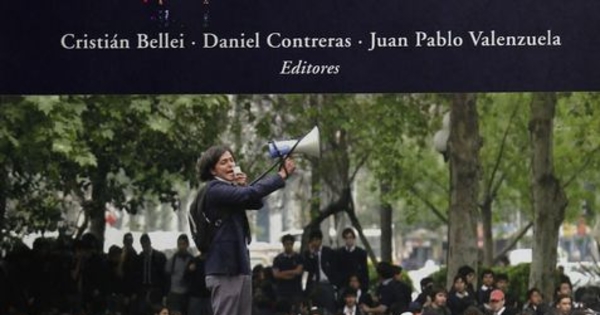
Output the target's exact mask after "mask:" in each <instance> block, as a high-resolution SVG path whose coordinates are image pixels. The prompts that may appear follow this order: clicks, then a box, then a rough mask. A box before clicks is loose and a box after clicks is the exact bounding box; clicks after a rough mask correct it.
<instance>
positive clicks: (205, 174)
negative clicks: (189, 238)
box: [199, 146, 296, 315]
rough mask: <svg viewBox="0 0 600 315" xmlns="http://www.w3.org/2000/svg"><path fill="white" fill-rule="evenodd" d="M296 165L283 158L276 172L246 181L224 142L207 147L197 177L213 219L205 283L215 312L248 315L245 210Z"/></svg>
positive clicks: (256, 206) (249, 285)
mask: <svg viewBox="0 0 600 315" xmlns="http://www.w3.org/2000/svg"><path fill="white" fill-rule="evenodd" d="M295 169H296V166H295V163H294V160H293V159H291V158H289V157H287V156H286V157H285V158H283V159H282V161H281V163H280V167H279V171H278V172H277V173H276V174H273V175H269V176H264V177H262V178H260V179H259V180H257V181H255V182H253V183H252V184H251V185H247V177H246V174H244V173H243V172H242V171H241V169H239V168H236V163H235V157H234V155H233V152H232V151H231V149H229V148H228V147H226V146H213V147H211V148H209V149H208V150H207V151H206V152H205V153H204V154H202V157H201V158H200V162H199V172H200V180H201V181H203V182H207V183H206V195H205V200H204V202H205V205H204V211H205V212H206V215H207V217H208V219H209V220H211V221H213V220H215V223H218V225H216V224H215V225H216V226H217V230H216V233H215V235H214V238H213V239H212V242H211V244H210V247H209V249H208V252H207V253H206V263H205V273H206V286H207V288H209V289H210V290H211V304H212V308H213V312H214V314H215V315H251V313H252V279H251V270H250V255H249V251H248V244H249V243H250V225H249V224H248V218H247V216H246V210H258V209H260V208H262V206H263V202H262V198H263V197H265V196H267V195H269V194H271V193H272V192H274V191H275V190H277V189H280V188H282V187H284V186H285V180H286V179H287V178H288V177H289V176H290V175H292V174H293V173H294V171H295Z"/></svg>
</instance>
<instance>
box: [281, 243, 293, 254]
mask: <svg viewBox="0 0 600 315" xmlns="http://www.w3.org/2000/svg"><path fill="white" fill-rule="evenodd" d="M283 251H284V252H285V253H286V254H291V253H292V252H294V242H293V241H285V242H283Z"/></svg>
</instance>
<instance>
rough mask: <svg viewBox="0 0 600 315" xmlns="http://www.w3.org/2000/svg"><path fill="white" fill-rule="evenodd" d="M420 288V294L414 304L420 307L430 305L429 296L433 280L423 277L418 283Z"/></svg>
mask: <svg viewBox="0 0 600 315" xmlns="http://www.w3.org/2000/svg"><path fill="white" fill-rule="evenodd" d="M419 285H420V287H421V293H419V295H418V296H417V298H416V299H415V302H417V303H419V304H420V305H421V306H423V307H426V306H429V303H431V301H430V299H429V294H430V293H431V289H432V288H433V278H431V277H425V278H423V279H421V281H420V282H419Z"/></svg>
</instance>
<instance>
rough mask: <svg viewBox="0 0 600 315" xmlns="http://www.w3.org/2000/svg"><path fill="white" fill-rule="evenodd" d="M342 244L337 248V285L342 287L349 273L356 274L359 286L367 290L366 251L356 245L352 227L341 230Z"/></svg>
mask: <svg viewBox="0 0 600 315" xmlns="http://www.w3.org/2000/svg"><path fill="white" fill-rule="evenodd" d="M342 237H343V238H344V243H345V244H344V246H342V247H340V248H339V249H338V259H339V261H343V262H344V263H343V264H340V283H339V284H338V287H340V288H341V287H344V286H345V285H346V283H347V282H348V279H349V278H350V276H351V275H358V277H359V278H360V283H361V288H362V289H363V290H367V288H368V287H369V269H368V268H367V252H366V251H365V250H364V249H362V248H360V247H359V246H356V233H355V232H354V229H352V228H345V229H344V230H343V231H342Z"/></svg>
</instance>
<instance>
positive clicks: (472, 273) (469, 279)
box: [467, 272, 475, 283]
mask: <svg viewBox="0 0 600 315" xmlns="http://www.w3.org/2000/svg"><path fill="white" fill-rule="evenodd" d="M473 280H475V273H474V272H471V273H469V274H468V275H467V282H468V283H473Z"/></svg>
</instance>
